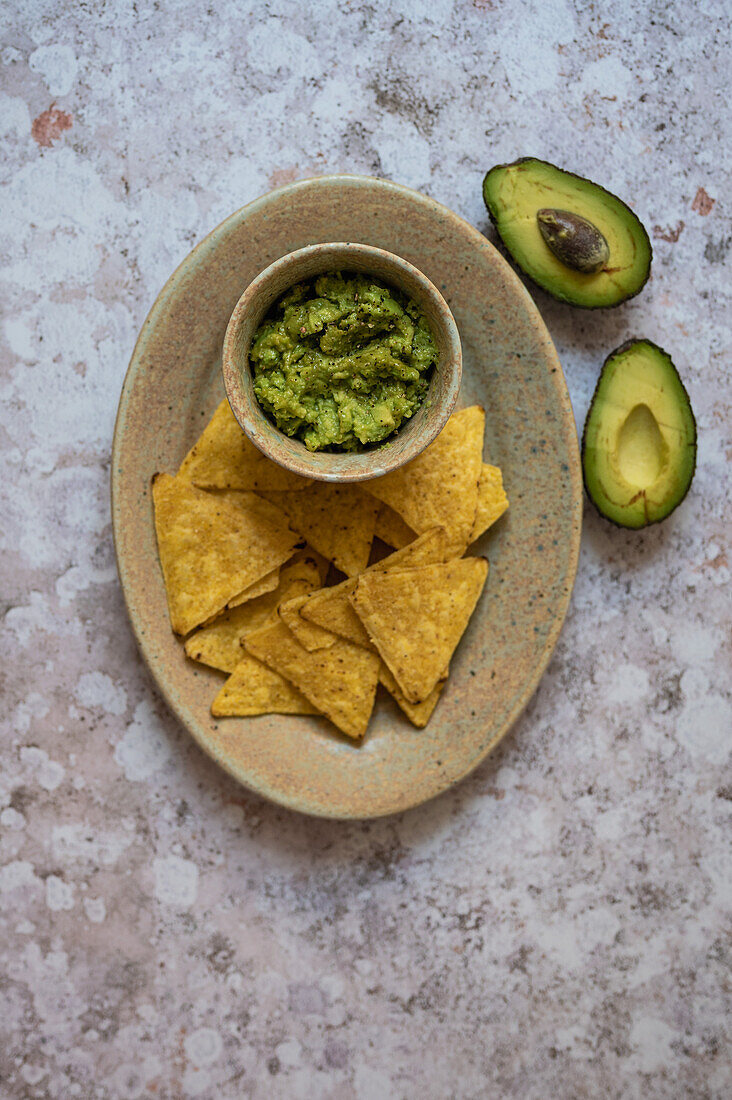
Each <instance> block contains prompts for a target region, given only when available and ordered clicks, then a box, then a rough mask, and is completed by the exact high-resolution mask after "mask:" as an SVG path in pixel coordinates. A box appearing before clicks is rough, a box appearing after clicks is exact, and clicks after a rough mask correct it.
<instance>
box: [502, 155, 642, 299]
mask: <svg viewBox="0 0 732 1100" xmlns="http://www.w3.org/2000/svg"><path fill="white" fill-rule="evenodd" d="M531 163H538V164H546V165H547V166H548V167H549V168H554V169H556V171H557V172H562V173H563V174H564V175H565V176H570V177H571V178H572V179H576V180H581V182H582V183H591V184H592V186H593V187H596V188H597V190H598V191H602V192H604V194H606V195H611V196H612V198H614V199H616V201H617V202H619V203H620V204H621V205H622V206H623V207H624V208H625V209H626V210H627V211H628V213H629V214H630V215H631V217H632V218H633V219H634V220H635V221H637V222H638V225H639V226H640V228H641V230H642V233H643V236H644V238H645V241H646V244H647V246H648V270H647V271H646V275H645V278H644V279H643V281H642V282H641V283H640V285H639V286H638V287H637V288H636V289H635V290H633V291H631V292H630V293H628V294H626V295H625V296H624V297H622V298H620V299H618V301H617V302H612V303H610V304H609V305H605V304H599V305H596V306H593V305H585V304H580V303H579V302H576V301H575V300H574V299H573V298H572V296H571V295H570V294H565V293H562V291H561V289H553V288H550V287H548V286H545V285H544V284H543V283H539V282H537V281H536V279H535V278H534V277H533V276H532V275H530V274H529V272H528V271H526V269H525V268H524V267H523V266H522V265H521V263H520V262H519V261H518V260H517V259H516V257H515V256H514V255H513V253H512V252H511V250H510V249H509V248H508V246H507V244H506V242H505V240H504V238H503V234H502V233H501V229H500V226H499V223H498V216H497V213H496V212H495V211H494V210H493V209H492V208H491V205H490V203H489V201H488V197H487V194H486V185H487V182H488V177H489V176H490V174H491V172H495V171H497V170H499V169H503V168H516V167H517V166H518V165H521V164H531ZM483 202H484V203H485V205H486V209H487V211H488V216H489V217H490V220H491V222H492V223H493V226H494V228H495V230H496V232H497V233H498V236H499V238H500V241H501V244H502V245H503V248H504V250H505V252H506V254H507V255H508V256H509V257H510V259H511V261H512V262H513V263H514V264H515V265H516V267H517V268H518V269H519V271H520V272H521V274H522V275H525V276H526V278H527V279H529V281H530V282H532V283H533V284H534V286H537V287H539V289H540V290H543V291H544V292H545V293H546V294H549V295H551V297H552V298H556V300H557V301H558V302H566V303H568V305H571V306H577V308H578V309H617V307H618V306H621V305H623V303H624V302H628V301H630V299H631V298H636V297H637V296H638V295H639V294H640V292H641V291H642V290H643V287H644V286H645V285H646V283H647V282H648V280H649V278H650V277H651V267H652V266H653V246H652V244H651V239H650V237H649V236H648V231H647V230H646V227H645V226H644V225H643V222H642V221H641V220H640V218H639V217H638V215H637V214H635V213H633V211H632V210H631V209H630V207H629V206H628V204H627V203H625V202H623V200H622V199H620V198H618V196H617V195H616V194H614V193H613V192H612V191H608V189H607V188H606V187H603V186H602V185H601V184H599V183H595V181H594V180H591V179H589V177H588V176H581V175H579V173H577V172H569V171H567V169H566V168H560V167H559V165H557V164H552V162H551V161H549V160H541V158H540V157H517V159H516V160H512V161H508V162H507V163H505V164H494V165H493V167H492V168H489V169H488V171H487V172H486V174H485V176H484V177H483Z"/></svg>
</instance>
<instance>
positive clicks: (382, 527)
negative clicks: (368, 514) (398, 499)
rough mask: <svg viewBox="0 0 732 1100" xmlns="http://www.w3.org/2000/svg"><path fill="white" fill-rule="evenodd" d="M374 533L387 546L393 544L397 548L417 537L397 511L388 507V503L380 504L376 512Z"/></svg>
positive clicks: (399, 548)
mask: <svg viewBox="0 0 732 1100" xmlns="http://www.w3.org/2000/svg"><path fill="white" fill-rule="evenodd" d="M374 534H375V535H376V536H377V538H380V539H381V541H382V542H385V543H386V545H387V546H393V547H394V548H395V549H397V550H401V549H402V547H404V546H408V545H409V543H410V542H414V540H415V539H416V537H417V535H416V532H415V531H413V530H412V528H411V527H408V526H407V524H406V523H405V522H404V520H403V519H402V517H401V516H400V515H399V513H398V512H395V511H394V509H393V508H390V507H389V505H388V504H382V505H381V508H379V511H378V512H377V513H376V529H375V531H374Z"/></svg>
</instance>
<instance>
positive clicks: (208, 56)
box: [0, 0, 732, 1100]
mask: <svg viewBox="0 0 732 1100" xmlns="http://www.w3.org/2000/svg"><path fill="white" fill-rule="evenodd" d="M3 14H4V16H5V18H4V20H3V28H2V45H1V46H0V80H1V81H2V91H1V94H0V123H1V124H2V125H1V127H0V129H2V143H3V144H2V152H3V156H2V175H3V182H4V186H3V194H2V211H3V215H2V220H1V221H0V248H1V249H2V259H3V268H2V272H1V273H0V276H1V278H2V308H3V312H4V320H3V323H2V328H1V330H0V335H1V337H2V341H3V344H2V381H1V382H0V393H1V394H2V401H1V402H0V462H1V463H2V477H1V479H0V497H1V501H0V510H1V515H2V523H1V524H0V538H1V539H2V558H1V559H0V597H1V598H2V602H3V606H2V623H1V629H2V658H3V659H2V677H3V696H2V698H3V704H4V706H3V711H2V732H3V737H2V753H3V760H2V767H1V770H0V807H1V808H0V857H1V865H0V889H1V893H0V955H1V962H0V997H2V1001H1V1002H0V1032H1V1033H2V1041H1V1042H0V1095H2V1096H3V1100H4V1098H5V1097H8V1098H9V1100H16V1098H23V1100H25V1098H35V1097H59V1098H63V1100H66V1098H67V1097H80V1098H82V1100H87V1098H100V1100H102V1098H103V1100H107V1098H110V1100H117V1098H118V1097H119V1098H132V1097H158V1098H161V1097H164V1098H171V1100H177V1098H178V1097H189V1096H190V1097H194V1096H200V1097H215V1098H217V1100H219V1098H224V1100H229V1098H239V1097H252V1098H255V1100H258V1098H260V1097H263V1098H267V1100H269V1098H270V1097H272V1096H276V1097H280V1096H281V1097H286V1098H289V1097H294V1098H299V1097H302V1098H305V1100H309V1098H311V1097H324V1098H333V1100H341V1098H344V1100H345V1098H348V1100H350V1098H351V1097H357V1098H358V1100H372V1098H378V1100H381V1098H382V1097H396V1098H399V1100H401V1098H411V1097H414V1096H424V1097H430V1098H432V1097H434V1098H436V1100H442V1098H444V1097H451V1096H455V1097H459V1098H461V1100H462V1098H471V1100H472V1098H476V1100H478V1098H482V1097H484V1096H491V1097H493V1096H495V1097H510V1098H511V1100H513V1098H516V1100H545V1098H546V1097H547V1096H553V1095H558V1096H559V1095H560V1096H566V1097H571V1098H575V1097H576V1098H585V1097H588V1098H594V1097H597V1096H602V1097H612V1098H618V1100H620V1098H622V1100H625V1098H626V1097H631V1098H633V1097H638V1098H641V1097H642V1098H643V1100H656V1098H663V1100H665V1098H667V1097H674V1098H675V1097H677V1096H683V1097H685V1098H687V1097H690V1098H694V1100H708V1098H715V1100H716V1098H720V1100H721V1098H722V1097H727V1096H728V1095H729V1094H730V1092H732V1068H731V1064H730V1053H729V1050H730V1046H729V1036H728V1035H727V1022H728V1019H729V1009H730V1005H729V944H730V926H729V912H730V897H729V883H730V881H731V880H732V867H731V866H730V845H729V837H730V813H729V811H730V803H731V801H732V776H730V772H729V750H730V730H731V729H732V705H731V703H730V615H729V607H730V597H729V577H730V570H729V558H728V555H729V534H730V521H729V507H730V506H729V472H728V471H729V460H730V450H729V448H730V439H729V424H730V386H729V362H730V338H729V307H730V303H729V284H730V281H729V259H728V254H729V248H730V242H731V241H732V228H730V221H729V205H728V202H727V201H726V199H725V196H726V195H728V193H729V175H728V166H729V152H728V151H729V147H730V133H729V113H728V111H727V107H726V101H727V98H728V97H725V95H724V89H725V86H726V83H727V81H728V72H729V65H730V56H729V33H728V19H727V12H726V8H725V6H724V4H722V3H720V2H719V0H711V2H710V3H709V4H707V5H706V6H705V7H704V9H703V11H702V10H700V11H699V12H695V14H694V18H693V19H692V20H690V19H689V9H688V5H682V4H681V3H677V2H675V0H673V2H671V3H670V4H666V5H664V6H663V7H662V8H661V7H659V8H658V9H656V8H654V7H651V6H650V5H646V6H640V7H639V6H638V5H633V4H630V3H628V2H627V0H611V2H610V3H608V4H606V5H604V6H603V9H602V12H601V13H600V12H598V11H597V9H596V8H593V7H586V6H582V5H577V6H574V5H572V4H570V3H569V2H568V0H552V3H551V4H546V5H529V4H528V2H527V3H524V2H523V0H521V2H517V3H514V4H511V5H500V4H498V3H484V2H481V3H477V2H476V3H469V2H468V0H435V2H433V3H430V4H420V5H415V4H414V3H411V4H407V3H404V2H403V0H400V2H397V3H394V4H391V5H388V6H387V5H383V6H373V5H369V4H365V3H360V2H354V3H351V4H348V5H345V4H336V3H335V2H333V3H330V2H328V3H326V2H318V3H316V4H315V5H313V6H311V8H310V9H306V8H304V7H301V6H296V5H294V4H290V3H284V2H282V0H276V2H274V3H272V4H269V5H268V6H267V7H264V6H260V5H257V6H254V5H249V4H245V5H218V6H216V7H214V8H210V9H209V8H207V7H206V6H205V5H199V4H195V3H191V2H190V0H183V2H182V3H180V4H177V5H174V6H172V5H165V4H156V5H154V4H152V3H147V2H145V0H142V2H138V3H137V4H135V5H132V4H125V3H117V4H107V5H104V6H103V5H95V6H93V7H92V6H89V5H87V6H79V5H70V4H69V5H66V4H60V3H52V2H47V3H43V2H37V0H30V2H28V3H23V4H20V3H18V2H17V0H16V2H15V3H14V4H11V5H9V6H7V5H6V9H5V11H4V12H3ZM34 120H35V121H34ZM69 121H70V123H71V124H70V125H68V122H69ZM529 153H530V154H533V155H537V156H541V157H546V158H547V159H549V160H552V161H554V162H557V163H560V164H563V165H566V167H567V168H569V169H571V170H573V171H579V172H582V173H586V174H590V175H593V176H595V177H596V178H597V179H598V180H599V181H600V182H601V183H603V184H605V185H606V186H608V187H610V188H612V189H613V190H616V191H618V192H619V193H620V194H621V196H622V197H624V198H626V199H627V200H629V201H630V202H631V203H632V205H633V206H634V208H635V209H636V211H637V212H638V214H639V215H640V217H641V218H642V219H643V221H644V223H645V224H646V225H647V226H648V227H649V229H651V231H652V230H653V227H654V226H658V227H659V232H658V235H657V236H656V239H655V240H654V248H655V260H654V269H653V276H652V279H651V282H650V283H649V285H648V286H647V287H646V289H645V290H644V292H643V294H642V295H641V296H640V297H639V298H637V299H635V300H634V301H633V302H632V303H629V304H628V305H627V306H624V307H621V308H620V309H618V310H614V311H609V312H606V313H600V314H594V313H593V314H584V313H581V312H579V311H576V310H572V309H570V308H569V307H566V306H562V305H560V304H558V303H555V302H553V301H551V300H550V299H549V298H547V297H546V296H545V295H543V294H541V293H540V292H536V293H535V297H536V301H537V303H538V305H539V307H540V309H541V311H542V314H543V316H544V317H545V319H546V321H547V324H548V326H549V329H550V331H551V333H552V336H553V338H554V340H555V342H556V343H557V347H558V350H559V353H560V358H561V359H562V363H563V365H564V368H565V371H566V374H567V377H568V382H569V387H570V392H571V394H572V398H573V401H574V404H575V412H576V415H577V419H578V423H580V424H581V423H582V421H583V419H584V414H585V411H586V408H587V404H588V402H589V397H590V394H591V392H592V389H593V388H594V384H595V381H596V378H597V372H598V370H599V366H600V363H601V362H602V360H603V359H604V357H605V355H606V354H607V352H608V351H609V350H611V349H612V348H613V347H615V346H616V345H617V344H619V343H621V342H622V340H624V339H626V338H627V337H628V336H630V335H646V336H648V337H650V338H651V339H654V340H656V341H657V342H659V343H661V344H662V345H664V346H665V347H666V348H667V349H668V350H669V351H670V352H671V353H672V355H673V357H674V360H675V362H676V364H677V366H678V368H679V370H680V372H681V374H682V377H683V378H684V379H685V381H686V382H687V384H688V388H689V391H690V393H691V397H692V401H693V403H694V409H695V412H696V414H697V419H698V422H699V429H700V451H699V470H698V473H697V477H696V480H695V483H694V486H693V489H692V492H691V494H690V496H689V498H688V499H687V501H686V502H685V503H684V505H683V506H682V507H681V508H680V509H679V510H678V512H676V513H675V514H674V516H673V517H672V518H671V519H670V520H669V521H668V522H667V523H666V524H664V525H663V526H661V527H658V528H653V529H650V530H649V531H647V532H645V533H640V534H632V533H624V532H622V531H618V530H616V529H614V528H611V527H610V526H608V525H606V524H605V523H603V522H602V521H601V520H599V519H598V518H597V517H596V516H595V515H594V514H592V513H591V512H590V511H587V513H586V516H585V529H584V534H583V547H582V555H581V562H580V571H579V577H578V582H577V586H576V588H575V594H574V599H573V603H572V607H571V610H570V615H569V619H568V622H567V625H566V628H565V630H564V633H563V635H562V638H561V639H560V643H559V646H558V649H557V651H556V653H555V656H554V658H553V660H552V663H551V665H550V667H549V670H548V672H547V674H546V676H545V678H544V680H543V682H542V685H541V687H540V689H539V692H538V694H537V695H536V697H535V698H534V700H533V702H532V704H531V705H530V707H529V709H528V711H527V712H526V714H525V715H524V717H523V719H522V720H521V721H520V722H519V724H518V725H517V727H516V728H515V731H514V733H513V734H512V735H511V737H510V738H509V739H508V740H507V741H506V742H504V744H503V746H502V747H501V749H500V750H499V752H498V753H496V755H495V756H494V757H493V758H492V759H491V760H490V761H489V762H488V763H487V764H486V765H484V766H483V767H482V768H481V769H480V770H479V771H478V772H476V773H475V774H474V775H473V776H472V777H471V778H470V779H468V780H467V781H466V782H465V783H463V784H462V785H461V786H459V787H457V788H456V789H455V790H453V791H451V792H450V793H448V794H447V795H445V796H444V797H442V798H440V799H438V800H437V801H435V802H432V803H430V804H428V805H426V806H425V807H423V808H422V809H419V810H416V811H414V812H411V813H408V814H405V815H404V816H403V817H397V818H391V819H386V820H383V821H379V822H376V823H373V824H370V825H359V824H349V825H339V824H335V823H329V822H323V821H315V820H309V819H305V818H301V817H297V816H295V815H291V814H289V813H287V812H286V811H284V810H278V809H276V808H273V807H272V806H270V805H268V804H266V803H264V802H262V801H260V800H259V799H257V798H255V797H254V796H249V795H247V794H246V793H245V792H243V791H242V789H241V788H240V787H238V786H236V785H235V784H234V782H233V781H231V780H229V779H228V778H227V777H226V776H224V775H223V774H222V773H221V772H220V771H219V770H217V769H216V768H215V766H214V765H213V764H212V763H210V762H209V761H208V760H207V759H206V758H205V757H204V756H203V755H202V754H201V752H200V751H199V750H198V749H197V748H196V747H195V745H194V744H193V742H192V741H191V740H190V738H189V737H188V736H187V734H185V733H184V732H183V731H182V730H181V729H180V728H179V727H178V725H177V723H176V721H175V720H174V719H173V718H172V717H171V716H170V715H169V714H168V712H167V711H166V709H165V708H164V707H163V706H162V705H161V703H160V700H159V699H157V697H156V695H155V692H154V690H153V688H152V686H151V681H150V679H149V677H148V675H147V673H146V671H145V669H144V667H143V666H142V664H141V662H140V660H139V658H138V656H137V653H136V651H135V647H134V644H133V641H132V637H131V634H130V631H129V628H128V625H127V621H126V618H125V613H124V609H123V605H122V599H121V595H120V592H119V589H118V586H117V581H116V572H115V567H114V562H113V556H112V547H111V533H110V519H109V499H108V478H109V454H110V441H111V434H112V427H113V422H114V414H115V409H116V405H117V399H118V395H119V391H120V387H121V384H122V379H123V376H124V372H125V368H126V365H127V361H128V359H129V356H130V353H131V350H132V346H133V344H134V340H135V336H136V333H137V331H138V329H139V327H140V325H141V323H142V321H143V319H144V317H145V315H146V313H147V310H148V308H149V306H150V304H151V302H152V300H153V299H154V297H155V295H156V294H157V292H158V290H159V289H160V287H161V286H162V284H163V283H164V281H165V280H166V278H167V277H168V275H169V274H170V272H171V271H172V270H173V268H174V267H175V266H176V264H177V263H178V262H179V261H180V260H181V259H182V258H183V257H184V256H185V255H186V254H187V252H188V251H189V250H190V248H191V247H192V245H193V244H194V243H195V242H196V241H197V240H200V239H201V238H202V237H203V236H204V235H205V233H206V232H207V231H208V230H209V229H211V228H212V227H213V226H214V225H215V224H216V223H217V222H218V221H220V220H221V219H222V218H223V217H225V216H226V215H227V214H229V213H230V212H231V211H232V210H234V209H236V208H237V207H239V206H240V205H242V204H243V203H244V202H246V201H247V200H249V199H251V198H254V197H255V196H257V195H258V194H261V193H263V192H264V191H266V190H268V188H269V187H270V186H274V185H277V184H281V183H283V182H287V181H288V180H291V179H295V178H298V177H300V176H304V175H310V174H319V173H323V172H336V171H350V172H357V173H364V174H367V173H371V174H376V175H383V176H387V177H392V178H395V179H397V180H399V181H400V182H403V183H405V184H408V185H410V186H413V187H417V188H420V189H422V190H424V191H426V192H427V193H428V194H431V195H432V196H434V197H435V198H436V199H438V200H440V201H442V202H445V203H446V204H447V205H449V206H450V207H452V208H454V209H455V210H456V211H457V212H458V213H459V214H461V215H462V216H464V217H466V218H467V219H468V220H469V221H471V222H472V223H473V224H475V225H478V226H479V227H482V228H485V229H487V216H486V215H485V211H484V208H483V205H482V200H481V195H480V183H481V178H482V175H483V172H484V171H485V169H486V168H487V167H489V166H490V165H491V164H493V163H495V162H498V161H505V160H510V159H513V158H514V157H515V156H517V155H520V154H529Z"/></svg>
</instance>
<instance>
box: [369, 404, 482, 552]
mask: <svg viewBox="0 0 732 1100" xmlns="http://www.w3.org/2000/svg"><path fill="white" fill-rule="evenodd" d="M484 427H485V413H484V412H483V409H481V408H480V406H479V405H472V406H471V407H470V408H469V409H461V410H460V412H457V413H454V414H453V415H452V416H451V417H450V419H449V420H448V422H447V424H446V425H445V427H444V428H443V430H442V431H441V432H440V434H439V435H438V437H437V439H436V440H435V441H434V443H432V444H430V446H429V447H428V448H427V450H426V451H423V452H422V454H421V455H418V456H417V458H415V459H412V461H411V462H408V463H407V465H406V466H402V467H400V468H399V469H398V470H393V471H392V472H391V473H389V474H385V475H384V477H377V478H374V480H373V481H369V482H367V483H366V485H365V488H366V489H367V490H368V492H369V493H371V494H372V495H373V496H374V497H376V498H377V499H378V500H380V501H383V503H384V504H388V505H389V506H390V507H391V508H393V509H394V511H395V512H398V513H399V515H400V516H401V517H402V519H403V520H404V522H405V523H406V524H408V525H409V526H410V527H411V528H413V530H415V531H416V532H418V533H419V534H421V533H422V532H423V531H427V530H429V528H430V527H436V526H438V525H439V526H442V527H444V528H445V529H446V531H447V541H448V547H449V549H450V551H451V553H452V554H454V555H460V554H463V553H464V552H465V548H466V547H467V545H468V543H469V542H470V538H471V533H472V530H473V525H474V523H475V514H476V510H477V505H478V482H479V480H480V472H481V467H482V452H483V431H484Z"/></svg>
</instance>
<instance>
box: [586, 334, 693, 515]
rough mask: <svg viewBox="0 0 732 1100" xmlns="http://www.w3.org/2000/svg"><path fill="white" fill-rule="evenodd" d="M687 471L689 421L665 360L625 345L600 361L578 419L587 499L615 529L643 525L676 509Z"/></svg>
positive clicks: (643, 343) (643, 347) (655, 349)
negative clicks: (594, 383)
mask: <svg viewBox="0 0 732 1100" xmlns="http://www.w3.org/2000/svg"><path fill="white" fill-rule="evenodd" d="M695 468H696V421H695V420H694V413H693V412H692V408H691V402H690V401H689V395H688V394H687V392H686V389H685V388H684V384H683V382H682V381H681V379H680V378H679V374H678V371H677V370H676V367H675V366H674V364H673V362H672V361H671V357H670V355H668V354H667V353H666V352H665V351H664V350H663V348H660V347H659V346H658V345H657V344H654V343H652V342H651V341H650V340H629V341H628V342H627V343H626V344H623V345H622V346H621V347H619V348H617V349H616V350H615V351H614V352H612V353H611V354H610V355H609V356H608V357H607V359H606V360H605V363H604V365H603V368H602V373H601V374H600V378H599V380H598V383H597V388H596V389H595V394H594V396H593V398H592V404H591V405H590V411H589V412H588V414H587V420H586V421H585V430H584V433H583V436H582V469H583V472H584V480H585V488H586V489H587V493H588V496H589V498H590V500H591V501H592V503H593V504H594V505H595V507H596V508H597V510H598V512H599V513H600V514H601V515H602V516H604V517H605V518H606V519H609V520H611V521H612V522H613V523H616V524H618V525H619V526H621V527H636V528H637V527H646V526H648V525H649V524H651V523H659V522H660V521H661V520H662V519H665V518H666V517H667V516H668V515H670V514H671V512H673V510H674V508H676V507H677V506H678V505H679V504H680V503H681V501H682V500H683V499H684V497H685V496H686V494H687V492H688V490H689V486H690V485H691V482H692V479H693V477H694V470H695Z"/></svg>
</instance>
